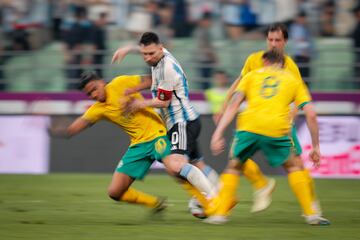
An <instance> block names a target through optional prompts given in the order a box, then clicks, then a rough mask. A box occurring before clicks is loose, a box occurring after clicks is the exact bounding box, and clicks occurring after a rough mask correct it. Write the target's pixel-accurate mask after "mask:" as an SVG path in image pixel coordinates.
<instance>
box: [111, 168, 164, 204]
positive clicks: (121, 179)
mask: <svg viewBox="0 0 360 240" xmlns="http://www.w3.org/2000/svg"><path fill="white" fill-rule="evenodd" d="M134 180H135V179H134V178H132V177H130V176H128V175H126V174H124V173H119V172H114V174H113V178H112V180H111V183H110V185H109V188H108V195H109V197H110V198H112V199H114V200H115V201H123V202H128V203H133V204H139V205H144V206H147V207H150V208H155V207H156V206H157V205H158V204H159V202H160V201H161V200H160V199H159V198H158V197H156V196H153V195H150V194H146V193H144V192H141V191H138V190H136V189H134V188H131V187H130V185H131V184H132V183H133V181H134Z"/></svg>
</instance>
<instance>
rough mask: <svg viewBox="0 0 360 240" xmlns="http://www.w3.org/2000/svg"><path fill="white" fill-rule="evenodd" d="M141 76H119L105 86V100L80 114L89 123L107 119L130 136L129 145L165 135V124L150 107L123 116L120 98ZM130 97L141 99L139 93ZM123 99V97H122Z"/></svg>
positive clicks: (137, 82) (138, 82)
mask: <svg viewBox="0 0 360 240" xmlns="http://www.w3.org/2000/svg"><path fill="white" fill-rule="evenodd" d="M140 82H141V76H137V75H134V76H119V77H116V78H114V79H113V80H112V81H111V82H110V83H108V84H107V85H106V86H105V92H106V101H105V102H96V103H94V104H93V105H92V106H91V107H90V108H89V109H88V110H87V111H86V112H85V113H84V114H83V116H82V118H84V119H86V120H87V121H89V122H91V123H95V122H97V121H99V120H102V119H104V120H108V121H110V122H113V123H115V124H116V125H117V126H119V127H120V128H122V129H123V130H124V131H125V132H126V133H127V134H128V135H129V137H130V145H134V144H138V143H142V142H147V141H151V140H153V139H155V138H157V137H159V136H165V135H166V128H165V125H164V123H163V121H162V119H161V118H160V116H159V115H158V114H157V113H156V112H155V110H154V109H153V108H151V107H147V108H144V109H142V110H140V111H138V112H136V113H134V114H132V115H130V116H129V115H127V116H125V115H124V113H123V109H122V106H121V104H120V100H121V99H122V98H128V97H127V96H125V95H124V92H125V90H126V89H128V88H133V87H135V86H136V85H138V84H140ZM131 96H132V97H135V98H139V99H143V97H142V95H141V94H140V93H136V94H132V95H131ZM123 100H125V99H123Z"/></svg>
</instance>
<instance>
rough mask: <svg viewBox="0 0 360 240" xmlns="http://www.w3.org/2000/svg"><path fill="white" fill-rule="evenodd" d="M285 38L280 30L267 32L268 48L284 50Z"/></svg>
mask: <svg viewBox="0 0 360 240" xmlns="http://www.w3.org/2000/svg"><path fill="white" fill-rule="evenodd" d="M286 43H287V40H286V39H285V38H284V35H283V33H282V32H281V31H274V32H269V33H268V35H267V46H268V50H271V49H274V48H276V49H278V50H281V51H284V49H285V45H286Z"/></svg>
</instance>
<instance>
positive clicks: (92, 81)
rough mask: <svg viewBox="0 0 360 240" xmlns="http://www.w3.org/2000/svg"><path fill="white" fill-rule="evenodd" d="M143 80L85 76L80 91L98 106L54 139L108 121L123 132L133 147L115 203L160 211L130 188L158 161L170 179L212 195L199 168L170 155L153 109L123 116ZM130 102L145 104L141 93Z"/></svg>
mask: <svg viewBox="0 0 360 240" xmlns="http://www.w3.org/2000/svg"><path fill="white" fill-rule="evenodd" d="M144 78H146V77H141V76H136V75H134V76H119V77H116V78H114V79H113V80H112V81H111V82H110V83H108V84H106V83H105V81H104V80H103V79H100V78H99V76H97V74H96V73H95V72H89V73H86V74H83V75H82V78H81V86H80V87H81V89H82V90H83V91H84V92H85V93H86V94H87V95H88V96H89V97H90V98H91V99H93V100H96V103H94V104H93V105H92V106H91V107H90V108H89V109H88V110H87V111H86V112H85V113H84V114H83V115H82V116H81V117H79V118H77V119H76V120H75V121H74V122H73V123H72V124H71V125H70V126H69V127H67V128H66V129H64V128H58V129H50V130H52V131H51V132H52V133H53V134H54V135H55V136H56V135H58V136H59V135H62V136H64V137H72V136H74V135H76V134H78V133H79V132H81V131H82V130H84V129H86V128H88V127H90V126H91V125H93V124H94V123H96V122H98V121H100V120H107V121H109V122H112V123H114V124H116V125H117V126H118V127H120V128H121V129H123V130H124V131H125V132H126V133H127V134H128V135H129V137H130V146H129V148H128V150H127V152H126V153H125V154H124V156H123V157H122V159H121V160H120V162H119V164H118V166H117V168H116V171H115V172H114V174H113V178H112V181H111V183H110V186H109V188H108V195H109V196H110V198H112V199H114V200H115V201H124V202H129V203H135V204H140V205H145V206H148V207H150V208H153V209H154V210H155V211H159V210H162V209H163V208H164V207H165V205H164V202H163V200H162V199H160V198H157V197H155V196H152V195H149V194H145V193H143V192H140V191H138V190H135V189H134V188H131V187H130V185H131V184H132V183H133V182H134V180H136V179H143V178H144V176H145V175H146V173H147V172H148V170H149V168H150V166H151V164H152V163H153V162H154V161H155V160H157V161H162V163H164V165H165V167H166V169H167V171H168V172H169V173H170V174H171V175H173V176H175V177H178V178H179V179H180V180H184V179H185V180H187V181H189V182H190V184H192V186H194V187H195V188H196V189H199V191H201V192H206V193H209V192H210V191H211V190H210V189H211V186H210V184H209V183H208V180H207V178H206V177H205V176H204V175H203V173H202V172H201V171H200V170H199V169H198V168H196V167H195V166H193V165H191V164H189V163H187V161H186V160H184V159H182V158H179V157H177V156H174V155H169V154H170V142H169V140H168V138H167V136H166V128H165V125H164V122H163V121H162V119H161V118H160V116H159V115H158V114H157V113H156V112H155V110H154V109H153V108H151V107H145V108H143V109H142V110H141V111H137V112H136V113H133V114H127V113H125V112H124V107H123V103H124V102H126V101H127V99H128V98H129V97H128V96H126V95H125V91H126V89H128V88H132V87H136V86H137V85H138V84H140V83H141V79H144ZM131 98H132V99H138V100H143V97H142V96H141V94H140V93H135V94H133V95H132V96H131Z"/></svg>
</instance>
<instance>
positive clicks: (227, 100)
mask: <svg viewBox="0 0 360 240" xmlns="http://www.w3.org/2000/svg"><path fill="white" fill-rule="evenodd" d="M240 80H241V75H240V76H239V77H238V78H237V79H236V80H235V81H234V82H233V83H232V84H231V86H230V88H229V90H228V92H227V94H226V97H225V100H224V103H223V104H222V107H221V109H220V111H219V112H218V113H217V117H216V118H215V119H214V120H215V123H216V124H217V123H218V122H219V121H220V119H221V117H222V115H223V114H224V112H225V109H226V107H227V106H228V105H229V102H230V100H231V98H232V96H233V94H234V92H235V89H236V87H237V85H238V84H239V82H240Z"/></svg>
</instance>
